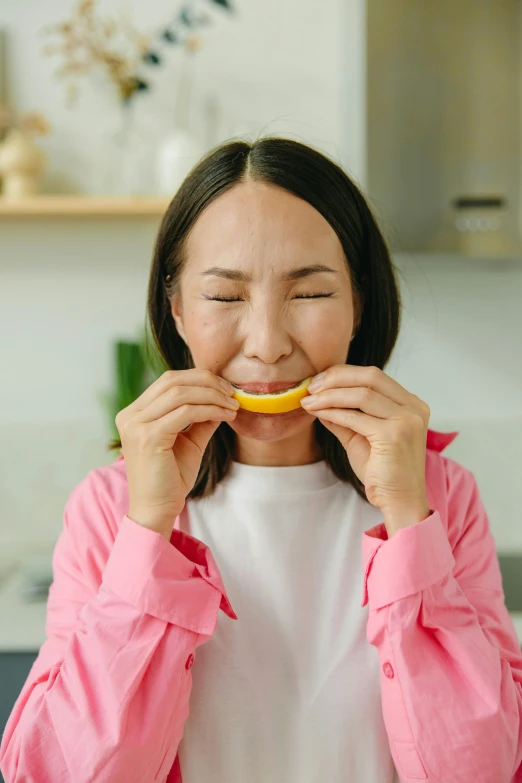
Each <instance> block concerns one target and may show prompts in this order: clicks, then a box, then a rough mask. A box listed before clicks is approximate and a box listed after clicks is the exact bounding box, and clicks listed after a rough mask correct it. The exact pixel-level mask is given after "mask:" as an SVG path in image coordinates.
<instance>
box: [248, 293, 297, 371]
mask: <svg viewBox="0 0 522 783" xmlns="http://www.w3.org/2000/svg"><path fill="white" fill-rule="evenodd" d="M242 328H243V353H244V355H245V356H246V357H247V358H248V359H258V360H259V361H261V362H263V363H264V364H276V363H277V362H278V361H280V360H281V359H283V358H284V357H286V356H289V355H290V354H291V353H292V349H293V339H294V338H293V335H292V333H291V331H290V329H289V326H288V323H287V319H286V318H285V315H284V313H282V312H281V309H280V308H279V307H276V306H275V304H270V303H269V302H268V301H267V300H266V299H263V300H261V299H260V300H259V301H258V302H257V303H251V304H250V307H249V308H247V312H245V321H244V323H243V327H242Z"/></svg>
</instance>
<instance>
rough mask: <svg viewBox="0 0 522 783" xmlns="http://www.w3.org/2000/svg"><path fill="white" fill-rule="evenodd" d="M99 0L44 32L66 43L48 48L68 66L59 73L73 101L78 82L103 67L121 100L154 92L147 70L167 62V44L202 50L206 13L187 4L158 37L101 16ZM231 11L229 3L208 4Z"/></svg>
mask: <svg viewBox="0 0 522 783" xmlns="http://www.w3.org/2000/svg"><path fill="white" fill-rule="evenodd" d="M96 2H97V0H80V2H78V3H77V5H76V6H75V8H74V10H73V14H72V17H71V18H70V19H69V20H68V21H66V22H63V23H61V24H56V25H52V26H48V27H46V28H45V29H44V30H43V32H44V34H46V35H47V34H57V35H58V36H59V37H60V38H61V40H60V42H59V43H56V44H48V45H46V46H45V47H44V54H46V55H54V54H57V55H60V56H62V57H63V60H64V61H63V64H62V65H61V66H60V67H59V69H58V70H57V72H56V75H57V76H58V77H60V78H65V79H67V80H68V82H67V95H68V98H69V101H70V102H71V103H72V102H74V100H75V99H76V97H77V84H76V78H77V77H79V76H82V75H84V74H86V73H88V72H89V71H91V70H93V69H95V68H100V67H101V68H102V69H103V70H104V71H105V74H106V76H107V77H108V79H109V80H110V81H111V82H112V83H113V84H114V85H115V87H116V89H117V94H118V97H119V98H120V99H121V100H122V101H123V102H128V101H130V99H131V98H132V97H133V96H134V95H135V94H136V93H137V92H141V91H146V90H149V89H150V87H151V85H150V81H149V79H148V76H147V73H146V68H147V67H148V66H153V67H154V66H159V65H161V64H162V62H163V54H162V52H161V46H162V45H165V44H166V45H177V46H182V47H184V48H185V50H186V51H188V52H190V53H194V52H196V51H197V50H198V49H199V48H200V47H201V43H202V42H201V37H200V36H199V35H197V34H196V33H195V30H196V29H197V28H198V27H201V26H206V25H208V24H209V23H210V17H209V16H208V14H206V13H205V12H202V11H199V12H196V11H194V9H192V8H189V7H188V6H183V7H182V8H181V11H180V12H179V14H178V15H177V17H176V18H175V19H174V21H173V22H172V24H169V25H167V26H166V27H164V28H163V29H162V30H161V31H160V32H159V33H158V35H157V36H148V35H144V34H143V33H141V32H140V31H139V30H137V29H136V28H135V27H134V25H133V24H132V23H131V22H130V21H129V20H128V19H126V18H123V17H122V18H120V20H119V21H118V22H117V21H115V20H114V19H110V18H102V17H100V16H99V15H98V14H97V9H96V7H95V6H96ZM207 2H212V3H214V4H215V5H218V6H221V7H222V8H223V9H225V10H227V11H230V12H232V11H233V9H232V7H231V5H230V2H229V0H207Z"/></svg>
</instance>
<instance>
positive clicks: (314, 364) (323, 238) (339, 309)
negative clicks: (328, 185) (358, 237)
mask: <svg viewBox="0 0 522 783" xmlns="http://www.w3.org/2000/svg"><path fill="white" fill-rule="evenodd" d="M318 264H321V265H324V266H326V267H328V269H329V270H331V271H321V272H318V271H316V272H313V273H307V271H306V268H307V267H312V266H314V265H318ZM299 270H300V271H299ZM322 294H324V295H325V296H321V297H319V295H322ZM214 297H219V298H223V299H232V300H234V301H230V302H222V301H214V300H213V298H214ZM306 297H308V298H306ZM312 297H315V298H312ZM171 312H172V315H173V317H174V320H175V324H176V327H177V329H178V332H179V333H180V335H181V336H182V338H183V339H184V340H185V342H186V343H187V345H188V347H189V348H190V351H191V353H192V356H193V359H194V364H195V366H196V367H201V368H205V369H208V370H211V371H212V372H214V373H215V374H216V375H219V376H221V377H223V378H226V379H227V380H229V381H232V383H235V384H237V385H239V386H245V385H247V384H249V383H250V384H251V383H255V382H261V383H265V384H270V383H274V382H278V381H282V382H285V381H286V382H288V383H292V384H296V383H299V382H300V381H302V380H303V379H304V378H307V377H308V376H310V375H316V374H317V373H319V372H321V371H322V370H325V369H326V368H328V367H330V366H331V365H333V364H344V363H345V362H346V358H347V355H348V349H349V345H350V337H351V335H352V331H353V329H354V307H353V301H352V289H351V284H350V278H349V273H348V269H347V266H346V261H345V259H344V256H343V251H342V247H341V244H340V241H339V238H338V237H337V234H336V233H335V231H334V230H333V228H332V227H331V226H330V224H329V223H328V222H327V221H326V220H325V219H324V218H323V217H322V215H321V214H320V213H319V212H317V211H316V210H315V209H314V208H313V207H312V206H311V205H310V204H308V202H306V201H303V200H302V199H299V198H297V197H296V196H294V195H292V194H290V193H288V192H287V191H285V190H282V189H281V188H277V187H273V186H270V185H266V184H262V183H258V182H253V181H248V182H244V183H241V184H239V185H237V186H235V187H234V188H233V189H231V190H229V191H227V192H226V193H224V194H223V195H221V196H219V197H218V198H217V199H216V200H215V201H213V202H212V203H211V204H210V205H209V206H208V207H207V208H206V209H205V211H204V212H203V213H202V214H201V215H200V216H199V218H198V220H197V222H196V223H195V225H194V226H193V228H192V231H191V233H190V236H189V238H188V243H187V262H186V264H185V267H184V269H183V273H182V276H181V296H180V299H179V300H175V299H173V300H172V302H171ZM251 390H252V391H253V390H254V389H251ZM255 390H256V391H266V392H268V391H276V390H277V389H276V388H271V387H269V386H265V387H259V388H257V389H255ZM314 420H315V417H313V416H311V415H310V414H308V413H307V412H306V411H305V410H304V409H302V408H298V409H297V410H294V411H290V412H288V413H283V414H277V415H260V414H256V413H252V412H250V411H245V410H243V409H241V408H240V409H239V410H238V413H237V416H236V418H235V420H234V421H232V422H230V423H229V426H230V427H232V429H233V430H234V431H235V432H236V434H237V435H238V438H239V439H241V440H243V439H252V440H254V441H265V442H266V446H265V447H264V448H265V452H266V449H267V447H268V444H269V443H273V444H274V448H276V452H277V448H278V447H277V446H276V444H277V443H279V449H280V448H281V446H282V445H283V444H282V442H283V441H287V443H286V447H287V448H288V447H289V446H290V445H291V446H292V448H293V450H294V451H295V450H296V449H297V450H299V449H301V450H306V449H307V448H308V449H309V448H310V443H311V438H312V432H313V428H312V425H313V422H314ZM245 444H246V441H244V442H243V445H245ZM252 447H254V449H255V444H253V443H249V444H247V448H250V450H252ZM268 448H270V447H268ZM276 452H273V454H272V456H274V455H275V453H276ZM267 456H270V455H267ZM263 464H265V463H263Z"/></svg>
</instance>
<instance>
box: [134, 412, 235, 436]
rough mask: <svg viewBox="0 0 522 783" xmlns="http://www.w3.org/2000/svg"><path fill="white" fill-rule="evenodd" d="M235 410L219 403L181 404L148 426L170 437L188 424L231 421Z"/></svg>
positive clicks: (186, 427)
mask: <svg viewBox="0 0 522 783" xmlns="http://www.w3.org/2000/svg"><path fill="white" fill-rule="evenodd" d="M235 416H236V411H232V410H227V409H225V408H221V407H220V406H219V405H182V406H181V408H176V410H174V411H170V413H167V414H166V415H165V416H162V417H161V418H160V419H156V420H155V421H153V422H150V424H149V426H150V427H153V428H155V429H156V430H157V431H158V432H161V433H162V434H164V435H166V436H168V437H171V436H172V435H175V434H177V433H180V432H181V431H182V430H187V429H188V427H189V425H191V424H197V423H200V422H207V421H232V420H233V419H234V418H235Z"/></svg>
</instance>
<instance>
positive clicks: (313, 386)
mask: <svg viewBox="0 0 522 783" xmlns="http://www.w3.org/2000/svg"><path fill="white" fill-rule="evenodd" d="M325 375H326V371H325V372H320V373H319V375H316V376H315V377H314V378H312V383H311V384H310V386H309V387H308V389H309V390H311V391H315V390H316V389H319V387H320V386H321V384H322V382H323V378H324V376H325Z"/></svg>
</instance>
